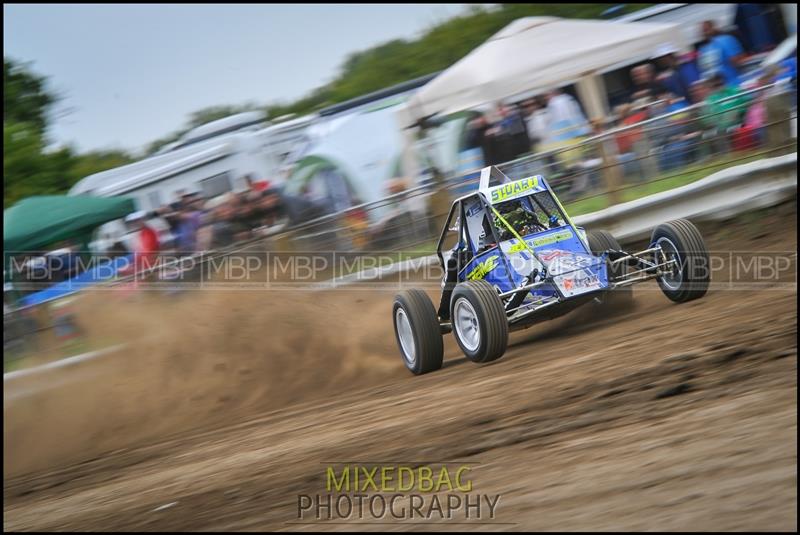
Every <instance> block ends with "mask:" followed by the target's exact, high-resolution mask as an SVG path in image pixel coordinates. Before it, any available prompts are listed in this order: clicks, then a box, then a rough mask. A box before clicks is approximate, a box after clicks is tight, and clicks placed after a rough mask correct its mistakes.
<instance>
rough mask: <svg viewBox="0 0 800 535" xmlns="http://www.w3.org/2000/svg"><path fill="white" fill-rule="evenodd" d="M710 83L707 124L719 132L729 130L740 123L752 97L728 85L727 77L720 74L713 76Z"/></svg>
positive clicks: (707, 101) (705, 113)
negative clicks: (726, 82)
mask: <svg viewBox="0 0 800 535" xmlns="http://www.w3.org/2000/svg"><path fill="white" fill-rule="evenodd" d="M708 85H709V93H708V96H707V97H706V100H705V110H704V116H705V117H704V122H705V124H706V126H708V127H709V128H714V129H716V130H717V131H718V132H728V131H729V130H730V129H732V128H734V127H736V126H738V125H740V124H741V123H742V119H743V117H744V114H745V112H746V111H747V106H748V104H749V102H750V98H749V97H748V96H747V95H739V93H740V91H739V89H738V88H736V87H732V86H729V85H726V84H725V79H724V78H723V77H722V75H719V74H717V75H715V76H713V77H712V78H711V79H710V80H709V82H708ZM737 95H739V96H737Z"/></svg>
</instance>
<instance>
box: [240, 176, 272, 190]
mask: <svg viewBox="0 0 800 535" xmlns="http://www.w3.org/2000/svg"><path fill="white" fill-rule="evenodd" d="M244 180H245V182H247V187H248V189H250V191H255V192H259V193H260V192H262V191H266V190H267V189H269V186H270V183H269V181H268V180H253V175H252V174H250V173H248V174H246V175H244Z"/></svg>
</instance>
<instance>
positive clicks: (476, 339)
mask: <svg viewBox="0 0 800 535" xmlns="http://www.w3.org/2000/svg"><path fill="white" fill-rule="evenodd" d="M437 255H438V256H439V262H440V264H441V267H442V269H443V271H444V276H443V280H442V296H441V300H440V303H439V307H438V310H437V309H436V308H435V307H434V304H433V303H432V302H431V300H430V298H429V297H428V294H426V293H425V292H424V291H422V290H420V289H410V290H404V291H402V292H400V293H399V294H398V295H397V296H396V297H395V300H394V307H393V311H392V317H393V319H394V328H395V335H396V338H397V344H398V346H399V348H400V352H401V354H402V357H403V362H404V363H405V365H406V367H407V368H408V369H409V370H410V371H411V372H413V373H414V374H423V373H427V372H431V371H434V370H437V369H439V368H441V366H442V360H443V355H444V347H443V341H442V336H443V335H444V334H447V333H449V332H452V333H453V335H454V337H455V339H456V342H457V343H458V345H459V347H460V348H461V350H462V351H463V352H464V354H465V355H466V356H467V358H468V359H470V360H472V361H473V362H478V363H484V362H491V361H493V360H496V359H498V358H500V357H501V356H502V355H503V353H504V352H505V350H506V347H507V344H508V334H509V331H514V330H519V329H524V328H526V327H529V326H531V325H533V324H534V323H538V322H540V321H543V320H547V319H552V318H555V317H557V316H560V315H563V314H565V313H567V312H569V311H571V310H574V309H575V308H577V307H579V306H581V305H584V304H586V303H589V302H592V301H594V302H596V303H597V305H598V306H602V307H618V306H620V305H622V306H624V305H626V304H629V303H630V302H631V300H632V298H633V293H632V288H631V285H633V284H635V283H637V282H642V281H646V280H650V279H656V281H657V282H658V284H659V286H660V288H661V290H662V291H663V293H664V294H665V295H666V296H667V297H668V298H669V299H671V300H672V301H675V302H679V303H682V302H686V301H691V300H693V299H697V298H700V297H702V296H703V295H705V293H706V291H707V289H708V285H709V282H710V270H709V258H708V251H707V249H706V246H705V244H704V242H703V238H702V236H701V235H700V232H699V231H698V230H697V228H696V227H695V226H694V225H693V224H692V223H691V222H689V221H687V220H684V219H679V220H675V221H671V222H669V223H664V224H662V225H659V226H658V227H656V228H655V230H654V231H653V233H652V237H651V240H650V245H649V246H648V247H647V248H646V249H645V250H643V251H638V252H634V253H629V252H625V251H623V250H622V248H621V247H620V245H619V243H618V242H617V240H616V239H615V238H614V237H613V236H612V235H611V234H610V233H608V232H605V231H594V232H589V233H587V232H586V231H585V230H584V229H583V228H581V227H577V226H575V224H574V223H573V222H572V221H571V220H570V218H569V216H568V215H567V214H566V212H565V211H564V208H563V206H561V203H560V202H559V200H558V198H557V197H556V196H555V194H554V193H553V190H552V189H551V188H550V185H549V184H548V183H547V181H546V180H545V179H544V178H543V177H541V176H533V177H528V178H523V179H522V180H511V179H509V178H508V177H507V176H505V175H504V174H503V173H502V172H501V171H500V170H499V169H497V168H496V167H486V168H484V169H483V170H482V172H481V180H480V186H479V189H478V191H477V192H475V193H472V194H469V195H466V196H464V197H461V198H459V199H457V200H456V201H455V202H454V203H453V206H452V207H451V209H450V214H449V215H448V218H447V222H446V224H445V228H444V229H443V231H442V234H441V237H440V239H439V244H438V247H437Z"/></svg>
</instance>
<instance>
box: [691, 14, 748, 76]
mask: <svg viewBox="0 0 800 535" xmlns="http://www.w3.org/2000/svg"><path fill="white" fill-rule="evenodd" d="M702 28H703V37H705V41H704V42H703V43H702V44H701V45H700V48H699V49H698V66H699V67H700V74H701V75H702V76H703V78H711V77H712V76H714V75H715V74H721V75H722V76H723V78H724V79H725V84H726V85H728V86H731V87H738V86H739V66H740V65H741V64H742V62H743V60H744V57H745V53H744V49H743V48H742V45H741V44H740V43H739V41H738V40H737V39H736V38H735V37H733V36H731V35H726V34H723V33H720V32H719V30H717V27H716V25H715V24H714V22H713V21H710V20H707V21H704V22H703V26H702Z"/></svg>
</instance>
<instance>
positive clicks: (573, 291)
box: [540, 249, 603, 297]
mask: <svg viewBox="0 0 800 535" xmlns="http://www.w3.org/2000/svg"><path fill="white" fill-rule="evenodd" d="M540 258H541V260H542V262H544V263H545V264H546V265H547V270H548V271H549V272H550V273H551V274H552V275H553V282H555V283H556V284H557V285H558V287H559V289H560V290H561V292H562V293H563V294H564V295H565V296H567V297H571V296H574V295H578V294H582V293H586V292H589V291H592V290H599V289H600V288H602V287H603V285H602V283H601V281H600V277H599V276H598V273H597V270H596V269H593V267H594V265H595V260H594V258H593V257H591V256H587V255H582V254H576V253H571V252H569V251H563V250H561V249H555V250H549V251H542V253H541V254H540Z"/></svg>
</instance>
